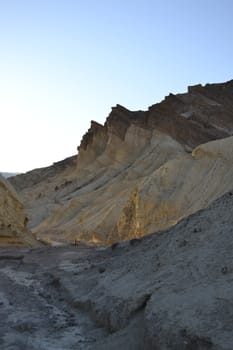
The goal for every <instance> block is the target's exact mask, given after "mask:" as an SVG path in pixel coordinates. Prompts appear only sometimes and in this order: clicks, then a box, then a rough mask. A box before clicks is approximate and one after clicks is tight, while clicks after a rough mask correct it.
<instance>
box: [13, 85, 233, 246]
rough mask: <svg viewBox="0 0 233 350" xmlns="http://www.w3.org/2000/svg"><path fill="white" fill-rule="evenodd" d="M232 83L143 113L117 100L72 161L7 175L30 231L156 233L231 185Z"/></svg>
mask: <svg viewBox="0 0 233 350" xmlns="http://www.w3.org/2000/svg"><path fill="white" fill-rule="evenodd" d="M232 134H233V81H229V82H227V83H223V84H211V85H210V84H207V85H206V86H204V87H203V86H201V85H197V86H194V87H189V89H188V92H187V93H185V94H178V95H172V94H170V95H169V96H168V97H166V98H165V100H164V101H162V102H161V103H159V104H156V105H153V106H151V107H150V108H149V109H148V110H147V111H137V112H131V111H129V110H128V109H126V108H124V107H122V106H119V105H117V106H116V107H114V108H113V109H112V112H111V113H110V115H109V117H108V118H107V120H106V122H105V124H104V125H100V124H98V123H96V122H92V123H91V128H90V129H89V130H88V132H87V134H86V135H84V137H83V140H82V142H81V144H80V146H79V152H78V156H77V160H75V159H74V158H73V157H72V158H70V159H67V160H64V161H63V162H60V163H57V164H55V165H54V166H51V167H49V168H44V169H37V170H34V171H32V172H29V173H27V174H25V175H19V176H16V177H14V178H12V179H11V180H10V181H11V182H12V184H13V185H14V186H15V188H16V189H17V190H18V191H19V192H20V196H21V198H22V201H23V203H24V205H25V207H26V210H27V215H28V216H29V219H30V221H29V224H30V227H31V228H32V229H33V231H34V232H35V233H36V234H37V236H38V237H39V238H41V239H43V240H45V241H48V242H51V241H53V242H55V241H63V242H64V241H69V242H74V241H76V240H83V241H91V242H95V243H96V242H104V243H113V242H115V241H119V240H125V239H130V238H134V237H141V236H144V235H147V234H149V233H151V232H155V231H158V230H162V229H166V228H168V227H170V226H172V225H174V224H176V223H177V222H178V221H180V220H181V219H182V218H184V217H186V216H188V215H190V214H192V213H194V212H196V211H197V210H199V209H201V208H204V207H206V206H207V205H208V204H209V203H211V202H212V201H213V200H214V199H216V198H217V197H219V196H221V195H222V194H223V193H225V192H226V191H228V190H230V189H231V188H232V187H233V180H232V179H233V176H232V175H233V167H232V149H233V137H231V135H232Z"/></svg>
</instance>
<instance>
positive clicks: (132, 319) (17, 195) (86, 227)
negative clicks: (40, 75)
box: [0, 81, 233, 350]
mask: <svg viewBox="0 0 233 350" xmlns="http://www.w3.org/2000/svg"><path fill="white" fill-rule="evenodd" d="M232 151H233V81H229V82H227V83H223V84H211V85H210V84H207V85H206V86H204V87H203V86H200V85H198V86H193V87H190V88H189V89H188V92H187V93H185V94H178V95H169V96H168V97H166V98H165V100H164V101H162V102H161V103H159V104H156V105H153V106H151V107H150V108H149V109H148V110H147V111H137V112H131V111H129V110H127V109H126V108H124V107H122V106H119V105H117V106H116V107H114V108H113V109H112V111H111V113H110V115H109V117H108V118H107V120H106V123H105V124H104V125H100V124H98V123H96V122H92V123H91V127H90V129H89V130H88V132H87V133H86V135H84V137H83V139H82V142H81V144H80V146H79V151H78V155H77V156H73V157H70V158H67V159H65V160H63V161H60V162H58V163H55V164H53V165H52V166H50V167H47V168H43V169H35V170H32V171H30V172H28V173H26V174H22V175H17V176H15V177H12V178H10V179H9V181H10V182H8V181H7V180H5V179H3V178H0V224H1V226H0V246H1V248H0V281H1V285H0V314H1V317H0V349H1V350H119V349H122V350H232V349H233V346H232V344H233V329H232V319H233V294H232V290H233V255H232V250H233V240H232V233H233V229H232V227H233V191H232V190H233V152H232ZM10 183H11V184H10ZM13 187H14V188H13ZM47 243H49V244H51V245H53V246H51V245H48V244H47ZM69 243H72V244H69ZM74 243H75V244H74ZM32 248H33V249H32Z"/></svg>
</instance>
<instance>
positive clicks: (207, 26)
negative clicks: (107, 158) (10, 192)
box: [0, 0, 233, 172]
mask: <svg viewBox="0 0 233 350" xmlns="http://www.w3.org/2000/svg"><path fill="white" fill-rule="evenodd" d="M232 13H233V1H232V0H195V1H194V0H193V1H187V0H0V130H1V131H0V171H9V172H25V171H29V170H32V169H34V168H39V167H43V166H47V165H50V164H52V163H53V162H56V161H59V160H62V159H64V158H66V157H68V156H71V155H74V154H76V153H77V146H78V145H79V143H80V141H81V138H82V136H83V134H84V133H85V132H86V131H87V130H88V128H89V126H90V121H91V120H95V121H97V122H99V123H104V121H105V119H106V117H107V116H108V114H109V113H110V111H111V107H112V106H115V105H116V104H121V105H123V106H125V107H127V108H129V109H131V110H139V109H147V108H148V106H150V105H152V104H154V103H157V102H159V101H161V100H162V99H163V98H164V96H165V95H168V94H169V93H181V92H185V91H187V86H188V85H194V84H198V83H201V84H206V83H217V82H224V81H228V80H231V79H233V59H232V57H233V44H232V43H233V21H232Z"/></svg>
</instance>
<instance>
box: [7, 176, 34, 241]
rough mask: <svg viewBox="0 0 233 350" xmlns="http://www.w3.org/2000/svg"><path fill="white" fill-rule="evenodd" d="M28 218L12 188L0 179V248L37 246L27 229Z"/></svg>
mask: <svg viewBox="0 0 233 350" xmlns="http://www.w3.org/2000/svg"><path fill="white" fill-rule="evenodd" d="M27 222H28V218H27V216H26V214H25V211H24V208H23V205H22V203H21V202H20V201H19V198H18V196H17V194H16V192H15V190H14V189H13V187H12V186H11V185H10V184H9V183H8V181H6V180H5V179H4V178H2V177H0V247H7V246H16V247H18V246H38V245H39V244H38V242H37V241H36V239H35V237H34V235H33V234H32V233H31V232H30V231H29V230H28V229H27Z"/></svg>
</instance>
